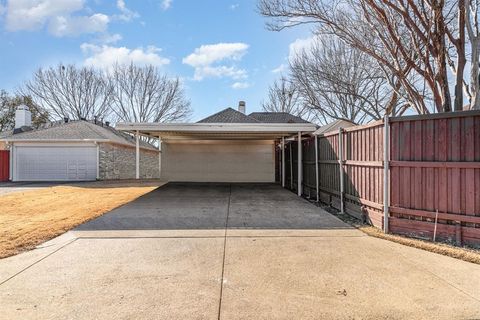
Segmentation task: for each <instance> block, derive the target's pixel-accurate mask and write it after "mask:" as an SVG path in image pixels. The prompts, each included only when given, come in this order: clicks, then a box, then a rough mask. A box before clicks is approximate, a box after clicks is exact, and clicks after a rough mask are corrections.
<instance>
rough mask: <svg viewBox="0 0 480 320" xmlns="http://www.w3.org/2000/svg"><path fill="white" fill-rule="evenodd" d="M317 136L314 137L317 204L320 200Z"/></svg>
mask: <svg viewBox="0 0 480 320" xmlns="http://www.w3.org/2000/svg"><path fill="white" fill-rule="evenodd" d="M318 178H319V177H318V136H317V135H315V182H316V184H315V188H316V192H317V193H316V194H317V202H318V201H319V200H320V198H319V190H318V189H319V183H320V182H319V179H318Z"/></svg>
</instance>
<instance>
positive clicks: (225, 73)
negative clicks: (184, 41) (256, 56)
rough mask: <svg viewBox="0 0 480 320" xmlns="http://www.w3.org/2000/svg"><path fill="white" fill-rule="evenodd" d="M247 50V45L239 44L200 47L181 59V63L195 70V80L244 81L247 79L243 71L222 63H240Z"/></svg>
mask: <svg viewBox="0 0 480 320" xmlns="http://www.w3.org/2000/svg"><path fill="white" fill-rule="evenodd" d="M247 49H248V44H245V43H239V42H238V43H217V44H209V45H202V46H200V47H199V48H196V49H195V50H194V52H193V53H191V54H190V55H188V56H187V57H185V58H183V60H182V62H183V63H184V64H188V65H190V66H192V67H194V68H195V75H194V79H195V80H202V79H204V78H207V77H217V78H221V77H230V78H233V79H244V78H246V77H247V72H246V71H245V70H244V69H240V68H238V67H237V66H235V65H229V66H227V65H225V64H224V63H225V62H235V61H240V60H241V59H242V57H243V56H244V55H245V53H246V52H247ZM221 62H222V63H221Z"/></svg>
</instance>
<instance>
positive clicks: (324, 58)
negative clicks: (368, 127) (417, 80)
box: [290, 36, 400, 123]
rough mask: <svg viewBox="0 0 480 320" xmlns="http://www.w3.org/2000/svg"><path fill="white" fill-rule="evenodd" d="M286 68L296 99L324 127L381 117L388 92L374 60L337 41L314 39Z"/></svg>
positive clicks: (320, 37) (394, 109)
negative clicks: (338, 121)
mask: <svg viewBox="0 0 480 320" xmlns="http://www.w3.org/2000/svg"><path fill="white" fill-rule="evenodd" d="M290 68H291V73H292V79H293V81H294V83H295V85H296V86H297V88H298V90H299V92H300V95H301V96H302V97H303V99H304V101H305V103H306V104H307V105H309V106H310V107H311V108H312V109H314V111H315V112H316V114H317V117H318V118H319V119H321V120H322V122H324V123H325V122H329V121H331V119H345V120H349V121H352V122H354V123H364V122H366V121H370V120H372V119H380V118H382V117H383V115H384V114H385V106H386V105H387V103H388V100H389V98H390V95H391V94H390V93H391V89H390V86H389V83H388V81H387V79H386V78H385V77H384V75H383V72H382V70H381V69H380V68H379V67H378V64H377V63H376V61H375V60H374V59H372V58H371V57H369V56H368V55H366V54H365V53H363V52H361V51H360V50H358V49H355V48H352V47H350V46H348V45H347V44H346V43H344V42H343V41H342V40H340V39H338V38H337V37H334V36H319V37H316V38H315V41H314V44H313V45H312V46H311V48H310V49H308V50H306V51H303V52H301V53H299V54H297V55H296V57H294V58H293V61H291V66H290ZM399 101H400V99H397V102H399ZM396 110H397V108H396V106H395V108H393V112H396Z"/></svg>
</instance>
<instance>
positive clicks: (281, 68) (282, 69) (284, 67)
mask: <svg viewBox="0 0 480 320" xmlns="http://www.w3.org/2000/svg"><path fill="white" fill-rule="evenodd" d="M285 70H287V66H286V65H285V64H284V63H282V64H281V65H279V66H278V67H276V68H275V69H273V70H272V72H273V73H282V72H284V71H285Z"/></svg>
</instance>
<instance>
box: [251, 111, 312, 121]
mask: <svg viewBox="0 0 480 320" xmlns="http://www.w3.org/2000/svg"><path fill="white" fill-rule="evenodd" d="M248 116H249V117H250V118H254V119H256V120H258V121H259V122H263V123H310V122H308V121H307V120H303V119H302V118H300V117H297V116H294V115H293V114H290V113H288V112H252V113H250V114H249V115H248Z"/></svg>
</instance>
